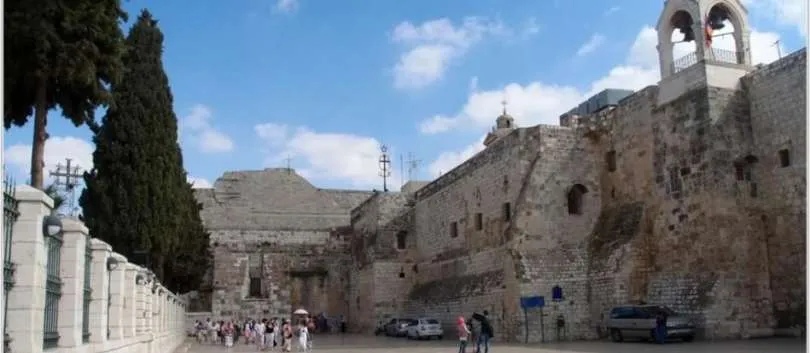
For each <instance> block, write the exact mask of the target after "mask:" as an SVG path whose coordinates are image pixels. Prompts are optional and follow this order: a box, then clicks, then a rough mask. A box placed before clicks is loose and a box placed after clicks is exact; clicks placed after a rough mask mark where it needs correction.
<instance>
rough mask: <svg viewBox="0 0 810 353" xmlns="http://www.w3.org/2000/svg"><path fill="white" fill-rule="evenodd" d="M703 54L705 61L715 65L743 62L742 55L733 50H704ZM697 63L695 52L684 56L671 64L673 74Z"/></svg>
mask: <svg viewBox="0 0 810 353" xmlns="http://www.w3.org/2000/svg"><path fill="white" fill-rule="evenodd" d="M704 53H705V55H706V60H707V61H711V62H715V63H725V64H738V63H741V62H743V53H742V52H737V51H734V50H726V49H718V48H710V49H706V51H705V52H704ZM698 61H699V60H698V56H697V53H696V52H691V53H689V54H686V55H684V56H682V57H680V58H678V59H676V60H675V61H674V62H673V66H674V70H675V71H674V72H673V73H677V72H680V71H683V70H685V69H687V68H689V67H691V66H692V65H695V64H697V63H698Z"/></svg>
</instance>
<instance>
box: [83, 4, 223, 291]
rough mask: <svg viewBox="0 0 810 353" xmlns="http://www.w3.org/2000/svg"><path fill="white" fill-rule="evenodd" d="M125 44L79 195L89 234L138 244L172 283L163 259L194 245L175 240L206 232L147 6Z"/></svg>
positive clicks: (121, 245)
mask: <svg viewBox="0 0 810 353" xmlns="http://www.w3.org/2000/svg"><path fill="white" fill-rule="evenodd" d="M126 44H127V50H126V53H125V55H124V57H123V62H124V67H125V70H124V73H123V76H122V79H121V82H120V83H119V84H116V85H114V86H113V87H112V93H113V95H112V97H113V101H112V105H111V106H110V109H109V110H108V111H107V114H106V115H105V116H104V117H103V119H102V125H101V127H100V130H99V132H98V133H97V134H96V135H95V137H94V142H95V144H96V150H95V152H94V153H93V163H94V168H93V170H92V171H90V172H87V173H85V175H84V179H85V185H86V188H85V190H84V192H83V193H82V196H81V198H80V203H81V206H82V208H83V213H84V219H85V223H86V224H87V227H88V228H89V229H90V231H91V234H93V235H94V236H96V237H98V238H100V239H102V240H104V241H106V242H108V243H109V244H110V245H112V246H113V248H114V249H115V251H117V252H119V253H121V254H123V255H124V256H127V257H129V258H131V259H133V258H134V257H133V254H134V253H135V252H136V251H145V252H146V253H147V254H148V255H149V259H150V261H149V262H150V263H149V267H150V268H151V269H152V271H154V272H155V274H156V275H157V277H158V279H159V280H160V281H161V282H163V283H164V284H165V285H167V286H169V288H171V289H173V290H176V289H175V288H173V287H176V286H175V285H174V284H172V283H168V282H167V279H170V278H172V277H175V276H173V275H168V274H167V273H165V271H166V270H167V269H169V270H174V269H175V268H182V266H177V265H175V266H169V265H168V263H169V260H170V259H171V261H175V260H176V259H177V258H183V257H178V256H177V255H178V253H182V254H186V253H187V252H188V251H197V250H198V249H197V248H199V245H198V244H196V243H192V247H193V249H186V248H185V246H184V245H183V243H181V240H188V239H189V238H191V237H193V236H194V235H197V236H200V237H202V238H205V241H207V235H206V234H205V232H204V231H203V229H202V224H201V222H200V218H199V204H197V203H196V201H194V200H193V194H192V189H191V186H190V185H189V184H188V182H187V181H186V172H185V170H184V169H183V159H182V152H181V149H180V146H179V145H178V143H177V117H176V115H175V114H174V111H173V109H172V104H173V102H172V101H173V98H172V94H171V90H170V88H169V80H168V77H167V76H166V73H165V71H164V69H163V62H162V54H163V34H162V33H161V31H160V29H159V28H158V25H157V21H156V20H155V19H153V18H152V15H151V14H150V13H149V12H148V11H147V10H143V11H142V12H141V14H140V16H139V17H138V20H137V21H136V23H135V24H134V25H133V26H132V28H131V30H130V32H129V36H128V37H127V39H126ZM194 214H196V216H195V215H194ZM206 245H207V244H206ZM206 251H207V247H206ZM186 255H187V254H186ZM197 255H198V256H205V254H197ZM192 256H193V255H192ZM186 257H187V256H186ZM206 258H207V256H206ZM197 270H198V271H200V269H197Z"/></svg>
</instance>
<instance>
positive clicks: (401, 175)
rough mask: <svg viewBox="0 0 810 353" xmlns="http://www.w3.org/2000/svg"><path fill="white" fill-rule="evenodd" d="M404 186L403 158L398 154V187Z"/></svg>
mask: <svg viewBox="0 0 810 353" xmlns="http://www.w3.org/2000/svg"><path fill="white" fill-rule="evenodd" d="M402 185H405V157H403V156H402V153H400V154H399V187H402Z"/></svg>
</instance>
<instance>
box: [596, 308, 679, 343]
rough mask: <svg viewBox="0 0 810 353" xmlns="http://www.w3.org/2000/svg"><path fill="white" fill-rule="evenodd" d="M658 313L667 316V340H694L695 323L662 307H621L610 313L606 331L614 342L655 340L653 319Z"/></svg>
mask: <svg viewBox="0 0 810 353" xmlns="http://www.w3.org/2000/svg"><path fill="white" fill-rule="evenodd" d="M659 311H663V312H664V313H666V316H667V338H668V339H669V338H679V339H681V340H683V341H685V342H691V341H692V340H693V339H695V322H694V321H693V320H692V319H691V318H689V317H688V316H685V315H680V314H678V313H676V312H674V311H672V310H671V309H670V308H667V307H665V306H662V305H622V306H617V307H614V308H613V309H612V310H611V311H610V316H609V318H608V321H607V329H608V332H609V333H610V338H611V339H612V340H613V341H614V342H621V341H623V340H625V339H637V340H638V339H640V340H655V318H656V315H657V314H658V312H659Z"/></svg>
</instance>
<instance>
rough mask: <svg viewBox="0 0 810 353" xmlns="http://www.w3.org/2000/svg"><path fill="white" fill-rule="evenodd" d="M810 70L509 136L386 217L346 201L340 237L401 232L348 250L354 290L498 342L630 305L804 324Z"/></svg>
mask: <svg viewBox="0 0 810 353" xmlns="http://www.w3.org/2000/svg"><path fill="white" fill-rule="evenodd" d="M805 64H806V54H805V51H804V50H802V51H801V52H799V53H795V54H793V55H791V56H788V57H786V58H784V59H782V60H780V61H778V62H776V63H774V64H771V65H769V66H765V67H761V68H758V69H757V70H755V71H753V72H751V73H750V74H749V75H748V76H746V77H744V78H743V79H742V80H741V84H740V86H739V87H738V89H726V88H715V87H706V86H703V87H697V88H696V89H693V90H691V91H689V92H686V93H685V94H683V95H681V96H679V97H674V96H673V97H668V98H667V99H665V100H663V101H666V103H664V104H659V102H661V101H662V100H661V99H660V97H659V95H660V92H659V89H658V87H656V86H651V87H647V88H645V89H643V90H641V91H639V92H636V93H635V94H634V95H632V96H630V97H627V98H625V99H623V100H622V101H621V102H620V103H619V105H618V106H616V107H610V108H608V109H606V110H603V111H600V112H598V113H595V114H592V115H589V116H582V117H571V118H569V119H566V120H565V121H564V123H565V126H562V127H555V126H536V127H531V128H523V129H518V130H515V131H513V132H512V133H511V134H509V135H508V136H505V137H503V138H502V139H501V140H499V141H497V142H496V143H494V144H492V145H490V146H489V147H488V148H487V149H485V150H484V151H482V152H480V153H479V154H477V155H476V156H474V157H472V158H471V159H469V160H468V161H466V162H464V163H463V164H461V165H460V166H459V167H457V168H455V169H454V170H452V171H450V172H448V173H447V174H445V175H443V176H442V177H440V178H438V179H436V180H435V181H433V182H431V183H429V184H427V185H425V186H423V187H422V188H420V189H418V190H417V191H416V192H415V199H414V200H413V203H412V205H411V203H409V201H407V198H406V202H405V205H404V206H402V209H401V210H400V211H397V210H395V209H390V208H389V209H387V211H385V213H386V214H399V216H396V217H393V218H391V217H388V218H386V219H392V220H396V222H397V223H396V225H394V224H393V223H392V222H393V221H392V222H389V223H387V224H382V223H380V222H377V221H375V222H372V221H370V220H371V219H372V218H373V219H378V218H380V214H381V213H380V210H381V209H382V208H381V207H380V205H381V204H382V202H379V201H368V202H367V203H366V204H364V206H363V208H362V209H356V210H355V212H353V217H352V222H353V223H352V224H353V229H354V231H355V233H354V235H353V241H354V239H356V238H358V237H361V238H362V237H367V236H368V234H371V233H373V234H377V235H378V236H379V234H383V231H384V230H386V229H396V230H397V231H399V230H401V229H408V232H409V234H408V243H407V247H406V249H402V250H401V251H399V252H398V253H396V256H394V257H387V258H386V257H384V256H381V255H380V254H383V253H385V251H381V250H380V249H390V245H389V244H390V241H392V240H391V239H394V237H392V236H391V234H389V235H387V236H386V237H385V239H387V240H386V241H388V243H384V245H382V246H379V245H378V246H376V247H374V250H373V252H374V254H376V255H374V256H366V257H363V258H362V260H361V261H358V258H357V257H356V256H355V257H354V258H355V261H356V264H357V265H358V266H363V267H364V268H369V269H374V275H371V274H370V273H369V272H368V271H366V272H361V273H363V276H362V278H364V279H363V282H362V283H363V287H362V288H363V289H362V291H360V290H355V292H354V293H355V294H356V295H358V296H362V295H366V297H363V298H364V299H368V302H369V303H375V305H379V308H380V310H378V311H376V314H380V313H381V312H382V311H385V312H386V314H387V313H389V312H390V311H397V312H396V313H392V315H398V316H412V317H417V316H428V317H435V318H437V319H439V320H441V321H442V322H443V323H444V324H445V325H447V326H449V325H452V322H453V321H454V319H455V318H456V317H457V316H458V315H465V316H468V315H470V314H471V313H472V312H473V311H478V312H480V311H482V310H484V309H487V310H489V311H490V315H491V316H493V321H494V323H495V326H496V337H497V338H498V339H504V340H511V341H515V340H520V341H522V340H523V339H524V338H525V337H527V336H528V339H529V340H530V341H533V342H537V341H540V340H544V341H555V340H571V339H594V338H597V337H604V336H606V334H607V332H606V329H605V327H604V324H605V317H606V314H607V313H608V311H609V310H610V309H611V308H612V307H613V306H616V305H622V304H628V303H633V302H642V301H643V302H648V303H657V304H663V305H667V306H670V307H671V308H673V309H674V310H676V311H679V312H681V313H684V314H688V315H692V316H693V317H694V318H695V319H696V321H697V323H698V325H699V328H700V330H699V331H700V335H701V336H704V337H709V338H747V337H755V336H769V335H773V334H774V333H775V331H774V329H775V328H777V329H778V328H789V327H793V326H795V325H797V324H799V323H803V322H804V314H803V313H804V311H803V310H804V305H805V304H804V303H805V301H804V295H805V294H806V289H805V283H804V277H803V276H802V275H803V274H804V266H805V258H804V256H805V255H804V252H803V249H804V244H805V238H804V233H805V227H804V221H805V219H806V216H805V211H804V207H805V205H804V197H805V192H806V186H805V182H806V180H805V178H804V173H805V155H804V148H805V142H804V141H805V127H804V125H805V123H806V118H805V117H806V107H805V106H804V102H805V98H806V92H805V75H804V73H805ZM782 150H787V151H789V163H788V164H789V165H785V166H783V165H782V164H783V163H786V162H783V159H784V158H785V157H783V156H782V155H780V151H782ZM781 153H782V154H784V152H781ZM571 190H578V193H580V194H581V197H579V198H577V197H574V198H573V199H575V200H579V201H572V198H569V193H570V191H571ZM389 197H390V198H392V199H395V198H396V197H395V196H389ZM505 202H509V203H510V211H511V217H509V220H508V221H507V220H506V219H505V217H504V214H503V209H504V208H503V207H504V206H503V205H504V203H505ZM570 203H577V204H579V207H577V209H576V210H573V209H569V207H568V205H569V204H570ZM392 204H395V205H401V204H402V203H401V202H400V203H392ZM479 214H480V216H479ZM454 223H455V226H454V225H453V224H454ZM372 224H373V226H371V225H372ZM372 228H375V229H377V230H376V231H369V229H372ZM454 229H455V232H454V231H453V230H454ZM362 234H365V235H362ZM361 235H362V236H361ZM363 250H369V247H364V246H362V245H358V244H355V245H353V252H362V251H363ZM493 259H494V260H493ZM378 264H379V265H380V266H379V267H377V265H378ZM797 271H798V272H797ZM398 272H401V273H402V274H403V276H402V277H399V276H397V275H396V274H397V273H398ZM797 274H798V275H797ZM359 277H360V276H358V279H359ZM369 283H371V284H369ZM378 283H379V285H378ZM354 285H355V283H354V282H353V283H352V286H354ZM554 287H559V288H560V289H561V290H562V298H559V299H558V300H554V298H552V292H553V288H554ZM368 288H372V290H370V291H369V289H368ZM393 288H396V290H399V291H402V292H401V293H402V294H401V295H400V298H396V297H395V296H392V295H391V292H390V291H391V290H392V289H393ZM404 288H410V289H409V290H403V289H404ZM406 293H407V294H406ZM534 295H540V296H544V297H545V298H546V306H545V307H544V308H543V310H542V313H541V312H540V311H539V310H531V311H529V312H528V313H527V316H528V320H524V316H523V312H522V311H521V309H520V308H519V298H520V297H521V296H534ZM398 300H399V301H400V302H399V303H398V302H397V301H398ZM357 309H361V308H359V307H358V308H357ZM541 314H544V315H545V316H542V322H541ZM558 318H559V319H562V320H563V321H564V322H565V325H564V329H562V330H557V325H556V323H557V319H558ZM371 321H372V320H371V318H370V317H369V318H367V319H366V321H365V322H366V323H368V324H365V325H363V327H364V328H367V329H369V330H370V329H371V327H372V326H371V325H370V322H371ZM541 326H542V329H541ZM526 327H528V332H527V331H526V329H525V328H526ZM777 333H778V331H777Z"/></svg>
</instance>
